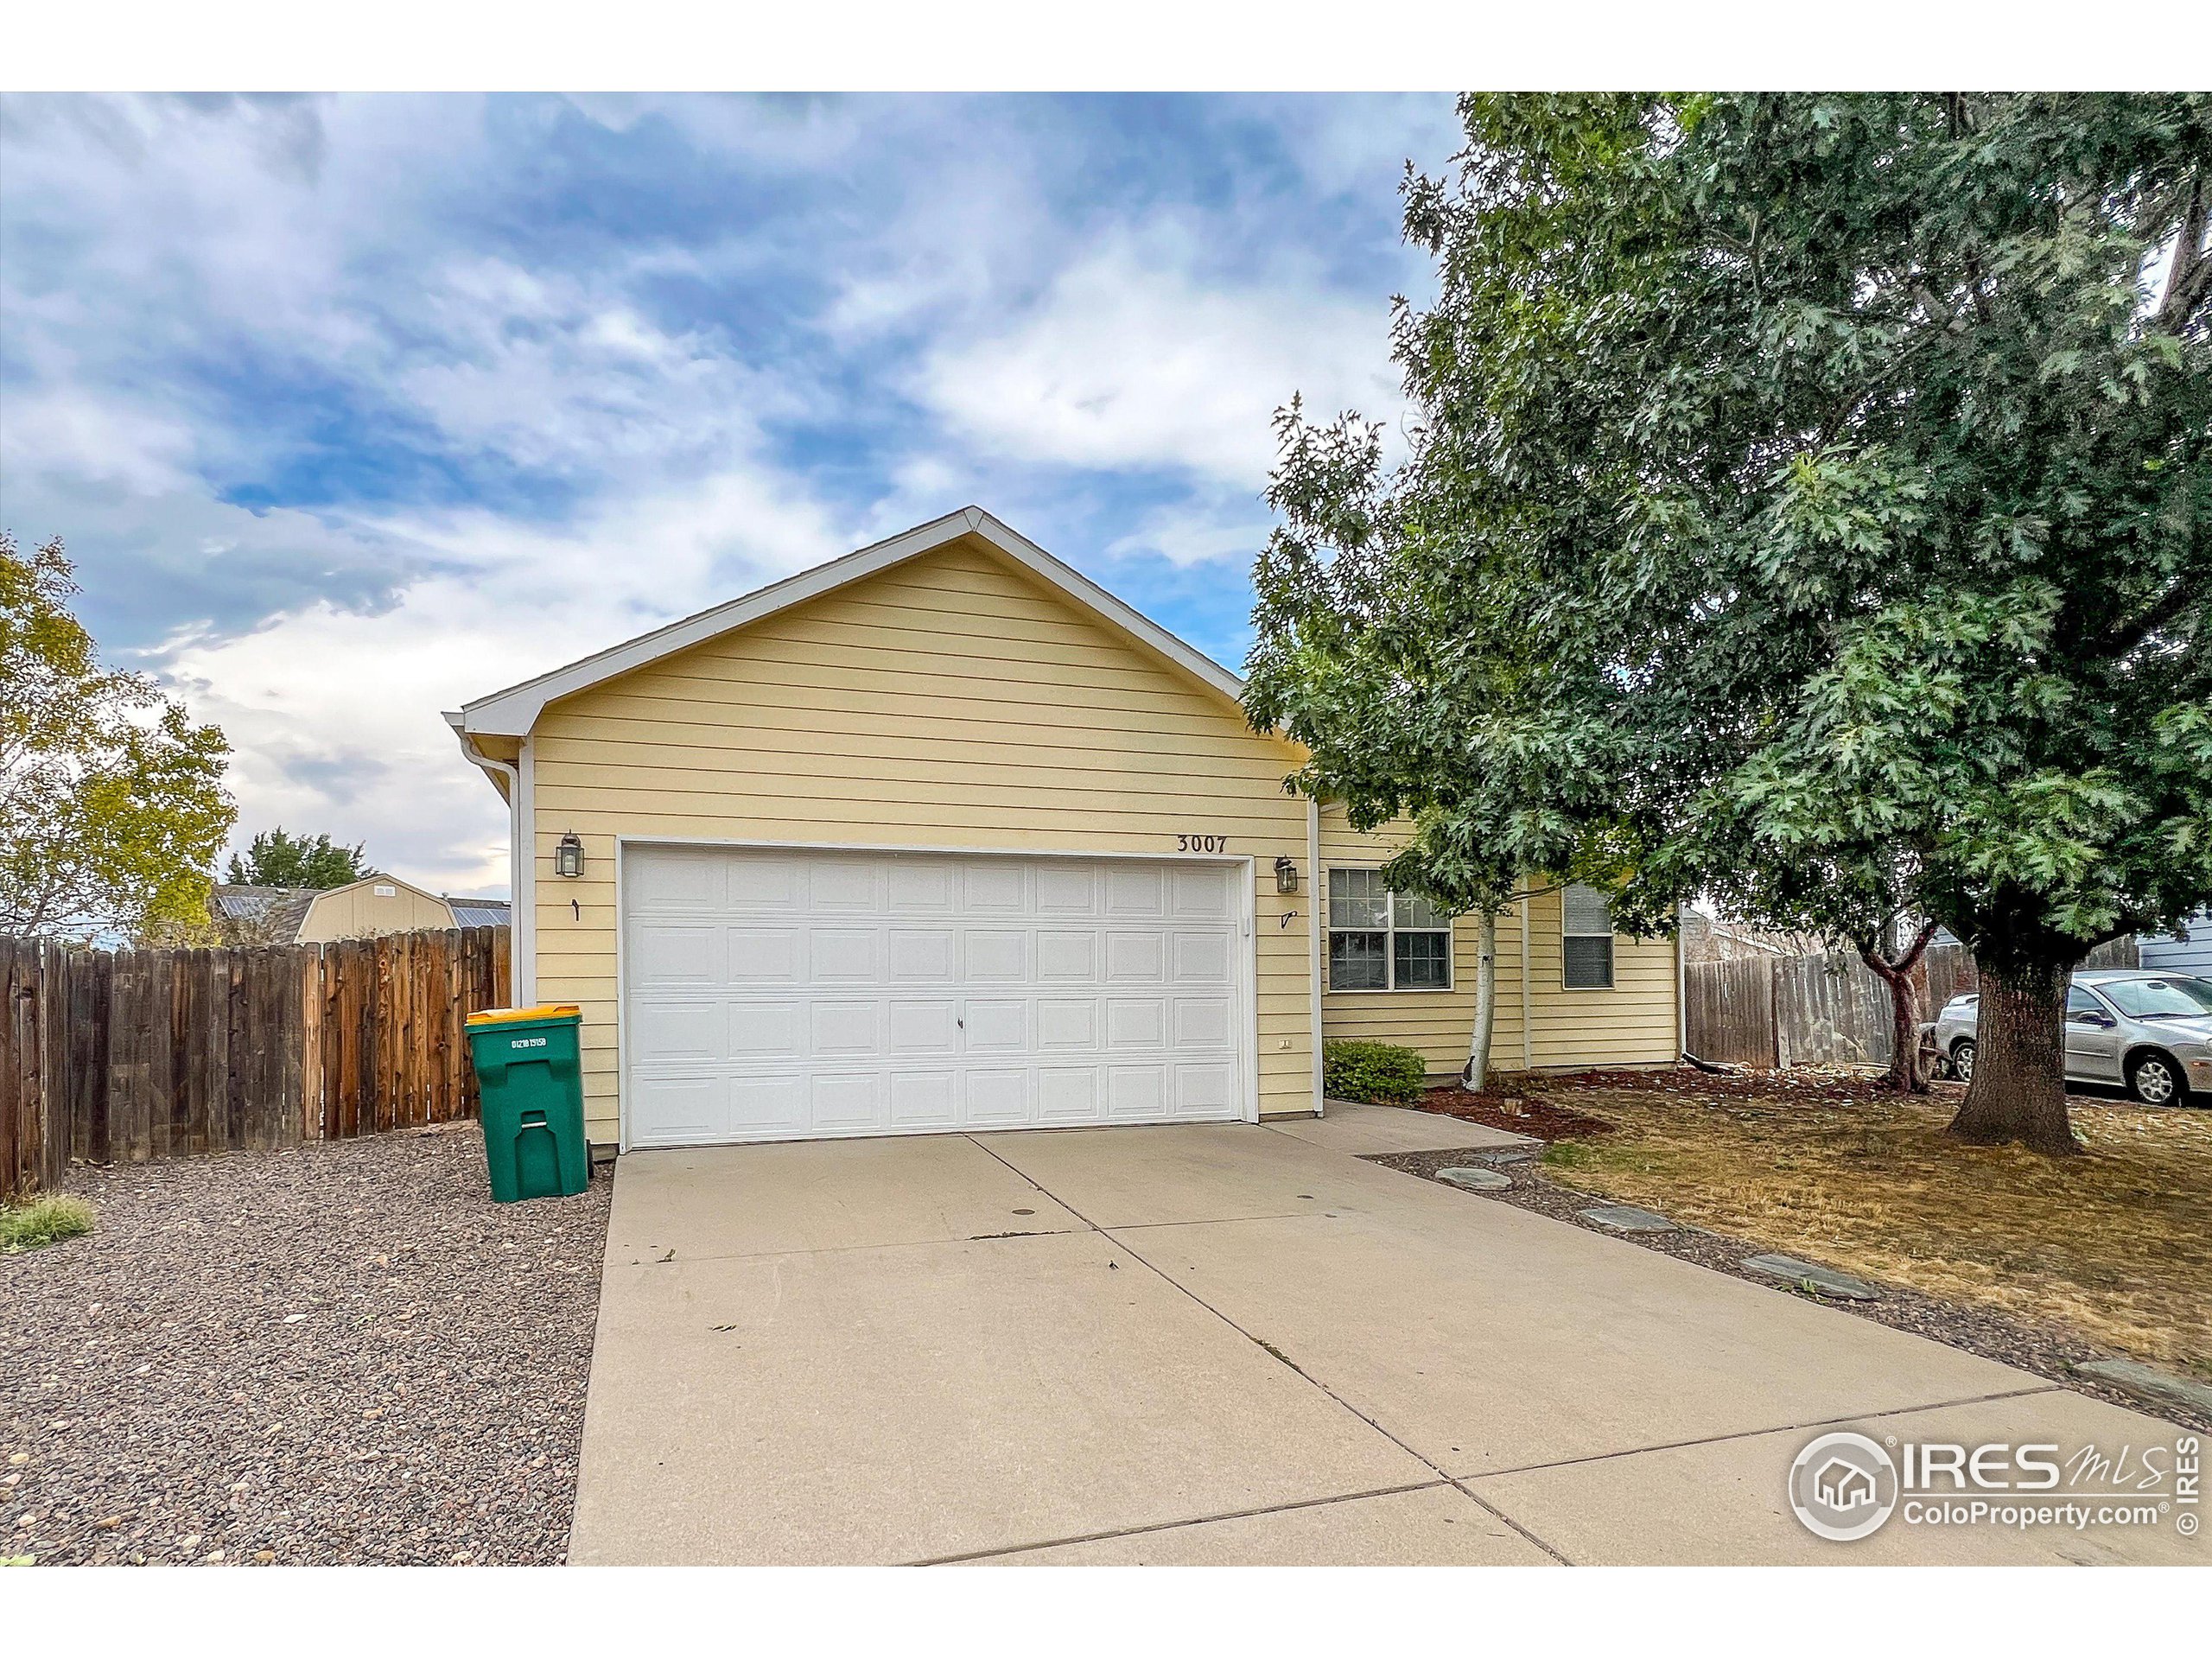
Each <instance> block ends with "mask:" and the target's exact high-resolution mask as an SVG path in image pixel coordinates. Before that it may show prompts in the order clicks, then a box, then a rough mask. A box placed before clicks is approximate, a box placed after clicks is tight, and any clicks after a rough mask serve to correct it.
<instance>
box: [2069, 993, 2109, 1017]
mask: <svg viewBox="0 0 2212 1659" xmlns="http://www.w3.org/2000/svg"><path fill="white" fill-rule="evenodd" d="M2103 1012H2104V1010H2103V1009H2102V1008H2101V1007H2098V1006H2097V999H2096V998H2095V997H2094V996H2091V995H2089V994H2088V992H2087V991H2085V990H2083V989H2082V988H2081V987H2080V986H2079V985H2069V986H2068V987H2067V988H2066V1017H2067V1018H2068V1019H2069V1020H2078V1019H2080V1018H2081V1017H2082V1015H2083V1014H2102V1013H2103Z"/></svg>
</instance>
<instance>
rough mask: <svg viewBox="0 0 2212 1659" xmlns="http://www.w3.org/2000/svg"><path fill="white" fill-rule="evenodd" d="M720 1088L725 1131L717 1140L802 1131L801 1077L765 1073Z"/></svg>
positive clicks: (789, 1073) (772, 1136) (803, 1097)
mask: <svg viewBox="0 0 2212 1659" xmlns="http://www.w3.org/2000/svg"><path fill="white" fill-rule="evenodd" d="M724 1086H725V1087H726V1088H727V1089H728V1091H729V1131H728V1135H724V1136H721V1137H720V1138H721V1139H724V1140H735V1141H765V1140H770V1139H777V1138H781V1137H785V1136H789V1135H803V1134H804V1133H805V1132H806V1127H807V1120H806V1078H805V1077H804V1074H802V1073H800V1072H797V1071H785V1072H767V1073H763V1074H761V1075H759V1076H754V1077H734V1078H731V1079H729V1080H728V1083H727V1084H725V1085H724ZM648 1144H652V1143H650V1142H648Z"/></svg>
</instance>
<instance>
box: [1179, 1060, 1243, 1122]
mask: <svg viewBox="0 0 2212 1659" xmlns="http://www.w3.org/2000/svg"><path fill="white" fill-rule="evenodd" d="M1235 1090H1236V1071H1235V1068H1234V1067H1232V1066H1230V1065H1228V1064H1227V1063H1226V1062H1224V1063H1223V1064H1221V1065H1178V1066H1177V1067H1176V1068H1175V1116H1178V1117H1185V1118H1193V1119H1201V1120H1212V1119H1218V1118H1220V1117H1223V1116H1226V1115H1227V1114H1228V1113H1229V1111H1230V1109H1231V1107H1232V1105H1233V1104H1234V1102H1235V1097H1236V1096H1235Z"/></svg>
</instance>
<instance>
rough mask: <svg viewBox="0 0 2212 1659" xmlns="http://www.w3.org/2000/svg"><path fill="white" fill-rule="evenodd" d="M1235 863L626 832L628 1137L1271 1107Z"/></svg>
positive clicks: (825, 1132) (935, 1126) (1244, 887)
mask: <svg viewBox="0 0 2212 1659" xmlns="http://www.w3.org/2000/svg"><path fill="white" fill-rule="evenodd" d="M1250 891H1251V874H1250V870H1249V865H1248V864H1247V863H1246V862H1245V861H1243V860H1242V859H1220V860H1185V859H1173V860H1171V859H1153V858H1135V857H1088V856H1079V855H1069V856H1032V855H1021V854H947V853H938V852H926V851H915V852H902V851H844V850H831V849H821V848H786V847H716V846H697V845H672V844H654V843H645V844H635V845H626V846H625V847H624V848H623V849H622V854H621V874H620V904H621V914H622V926H621V960H620V979H621V984H622V1003H623V1014H622V1021H621V1031H622V1052H621V1056H620V1066H621V1071H622V1076H623V1079H624V1081H623V1085H622V1087H621V1090H620V1096H621V1100H622V1103H623V1120H624V1121H623V1125H622V1139H623V1142H624V1144H625V1145H626V1146H629V1147H667V1146H686V1145H699V1144H706V1143H710V1142H723V1141H783V1140H797V1139H817V1138H831V1137H840V1136H852V1135H900V1134H929V1133H936V1132H945V1131H957V1130H962V1129H1014V1128H1071V1127H1077V1126H1081V1125H1085V1124H1102V1123H1162V1122H1219V1121H1222V1120H1226V1119H1235V1118H1243V1117H1254V1116H1257V1111H1256V1103H1255V1100H1254V1097H1253V1091H1252V1088H1251V1083H1250V1079H1251V1077H1252V1075H1253V1072H1252V1065H1253V1057H1252V1056H1251V1055H1250V1053H1249V1052H1248V1051H1249V1033H1251V1031H1252V1021H1253V1015H1252V1005H1251V997H1252V962H1253V952H1252V948H1251V938H1250V925H1251V921H1250V916H1249V902H1248V897H1247V895H1248V894H1249V893H1250Z"/></svg>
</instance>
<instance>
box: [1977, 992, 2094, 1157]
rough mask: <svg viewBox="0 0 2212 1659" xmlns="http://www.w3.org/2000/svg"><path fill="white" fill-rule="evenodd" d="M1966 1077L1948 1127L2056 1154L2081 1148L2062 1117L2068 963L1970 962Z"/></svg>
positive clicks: (1988, 1141) (1985, 1140) (1980, 1141)
mask: <svg viewBox="0 0 2212 1659" xmlns="http://www.w3.org/2000/svg"><path fill="white" fill-rule="evenodd" d="M1975 965H1976V967H1977V968H1978V969H1980V979H1981V988H1980V990H1981V996H1980V1002H1979V1004H1978V1005H1977V1007H1976V1016H1975V1022H1974V1023H1975V1031H1974V1080H1973V1081H1972V1082H1971V1083H1969V1084H1967V1097H1966V1102H1965V1103H1964V1104H1963V1105H1961V1107H1960V1108H1959V1115H1958V1116H1956V1117H1955V1118H1953V1119H1952V1120H1951V1128H1950V1132H1951V1133H1952V1134H1953V1135H1956V1136H1958V1137H1959V1139H1961V1141H1974V1143H1976V1144H1977V1145H1981V1146H1996V1145H2001V1144H2002V1143H2004V1142H2005V1141H2018V1142H2019V1143H2020V1144H2021V1145H2022V1146H2024V1147H2028V1148H2029V1149H2030V1150H2031V1151H2034V1152H2042V1153H2049V1154H2051V1155H2053V1156H2055V1157H2063V1156H2066V1155H2068V1154H2073V1153H2077V1152H2079V1151H2081V1150H2082V1146H2081V1142H2079V1141H2076V1140H2075V1138H2074V1129H2073V1126H2072V1125H2071V1124H2070V1123H2069V1122H2067V1118H2066V988H2067V984H2068V982H2069V980H2070V978H2071V977H2072V964H2071V963H2057V962H2041V963H2007V964H2006V965H2005V966H2004V967H2003V968H2001V969H2000V968H1997V967H1994V966H1992V965H1991V964H1990V963H1986V962H1980V961H1977V963H1976V964H1975Z"/></svg>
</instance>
